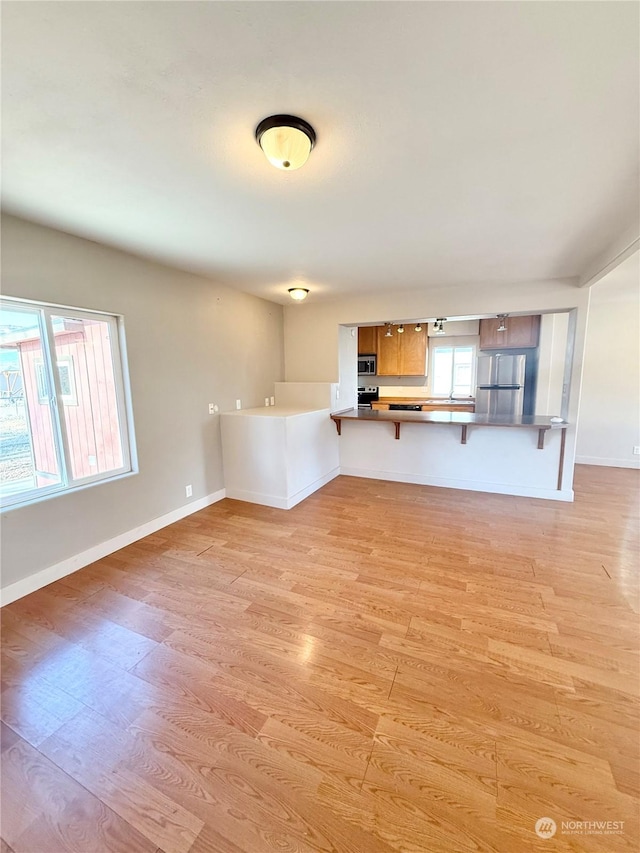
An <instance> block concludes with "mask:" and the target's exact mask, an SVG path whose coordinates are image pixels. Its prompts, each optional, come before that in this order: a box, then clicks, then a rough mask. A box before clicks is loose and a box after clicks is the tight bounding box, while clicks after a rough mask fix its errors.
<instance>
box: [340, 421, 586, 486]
mask: <svg viewBox="0 0 640 853" xmlns="http://www.w3.org/2000/svg"><path fill="white" fill-rule="evenodd" d="M330 417H331V419H332V420H333V421H334V423H335V425H336V429H337V432H338V435H340V436H342V438H341V441H344V440H345V435H344V434H343V429H342V426H343V422H354V421H355V422H356V423H358V424H364V425H365V426H367V427H371V425H373V424H376V425H380V424H383V425H384V424H388V425H389V426H393V428H394V430H393V431H392V432H391V435H394V437H395V438H396V439H400V437H401V427H402V426H403V425H405V424H409V425H413V426H411V427H410V429H409V430H408V431H407V432H406V434H405V433H404V432H402V437H403V439H404V440H405V441H406V442H407V443H408V444H410V445H411V450H409V449H408V448H407V449H406V450H403V451H395V450H392V449H391V447H389V444H387V443H386V442H387V441H388V438H389V437H391V436H390V435H389V433H388V431H387V430H375V431H374V432H375V433H376V434H377V437H374V436H373V435H370V434H368V435H367V436H366V437H365V436H364V434H363V435H361V436H360V444H362V443H363V439H365V441H366V443H367V444H371V445H372V446H373V444H375V446H376V450H375V456H376V457H377V459H378V461H379V460H380V459H382V460H383V462H384V463H385V464H388V463H387V460H386V459H385V455H386V456H387V457H389V454H390V453H391V456H392V457H398V458H400V457H401V458H402V465H403V467H405V468H409V470H411V468H412V467H413V469H414V470H415V469H416V468H418V467H419V466H420V465H422V464H423V463H424V462H425V461H426V459H427V456H428V455H430V454H434V458H437V461H438V466H439V467H440V468H442V469H443V470H446V468H447V462H448V461H449V460H450V461H451V464H452V466H453V469H454V470H455V471H456V473H458V472H459V471H460V470H464V469H465V468H467V467H468V466H471V470H470V471H469V473H470V474H472V475H473V480H475V478H476V471H475V470H474V469H476V468H477V469H480V468H483V469H485V468H487V466H488V464H490V466H491V476H492V477H493V476H495V473H494V472H498V474H499V475H501V473H502V472H504V475H505V476H506V478H507V479H509V478H510V477H514V476H515V477H516V478H517V475H518V473H519V471H520V470H522V471H524V470H525V469H528V471H529V472H530V474H531V480H532V484H533V483H534V482H535V483H536V486H537V488H539V487H538V485H537V483H538V481H539V480H541V478H542V471H543V469H545V480H546V481H547V482H548V481H549V479H550V476H549V475H550V474H551V470H546V469H550V464H549V462H550V460H549V459H544V461H535V460H534V458H533V457H529V450H530V449H531V448H532V449H537V450H539V451H540V450H544V449H545V436H546V435H547V434H550V433H555V434H556V441H557V443H554V449H555V448H557V452H558V456H557V457H556V459H557V462H555V464H554V465H553V470H554V471H555V474H554V479H555V483H554V484H553V485H554V487H555V488H554V490H555V491H556V492H560V491H561V490H562V473H563V467H564V451H565V439H566V430H567V428H568V427H569V424H568V423H567V422H566V421H559V422H553V421H551V419H550V417H548V416H533V415H531V416H527V415H523V416H511V415H486V414H475V413H473V412H464V411H445V412H443V411H440V412H413V411H375V410H368V409H344V410H342V411H337V412H333V413H331V415H330ZM415 426H429V427H430V429H429V430H416V429H415V428H414V427H415ZM451 427H458V428H459V430H460V432H459V433H458V435H459V440H458V442H457V444H458V447H460V445H465V447H464V448H462V449H461V450H460V452H458V451H454V450H453V447H452V445H451V442H450V440H449V438H447V439H446V444H443V443H441V442H440V441H439V440H438V439H439V438H440V437H441V436H442V437H444V435H445V434H447V435H449V434H450V428H451ZM438 428H440V429H438ZM442 428H446V431H445V433H443V432H442ZM432 429H433V430H435V432H434V433H433V434H431V430H432ZM347 432H348V433H353V432H358V433H360V429H357V430H355V431H352V430H347ZM394 433H395V434H394ZM470 433H473V434H474V436H473V441H472V442H471V445H475V446H476V447H477V448H478V451H479V452H480V455H479V456H476V454H475V452H474V453H473V454H472V455H468V456H467V458H466V459H464V457H459V453H467V454H469V452H470V451H469V450H467V447H466V445H467V443H468V441H469V439H470ZM484 433H487V434H488V435H487V437H486V438H484V439H481V435H482V434H484ZM530 433H533V434H534V436H535V435H536V433H537V441H536V439H535V438H534V440H533V442H532V441H531V439H530V438H528V437H527V436H528V435H529V434H530ZM558 433H559V435H557V434H558ZM427 434H429V435H427ZM509 434H511V437H510V436H509ZM520 435H522V436H523V437H522V438H519V437H518V436H520ZM450 437H451V438H452V436H450ZM355 440H356V439H355V437H354V436H353V435H351V436H349V441H350V446H351V441H355ZM404 443H405V442H404V441H403V442H400V444H404ZM391 445H395V442H393V441H392V442H391ZM385 448H388V451H385ZM483 448H484V450H483ZM345 449H346V448H345ZM353 449H354V451H357V452H355V453H354V456H358V457H359V458H362V453H361V451H360V450H359V449H358V448H357V446H356V445H353ZM398 454H400V456H398ZM445 454H448V456H447V455H445ZM524 454H526V459H525V456H524ZM553 455H554V456H555V453H554V454H553ZM536 456H537V454H536ZM546 456H547V454H545V457H546ZM454 457H455V459H454ZM374 458H375V457H374ZM538 459H539V460H542V457H541V456H540V457H538ZM465 462H466V463H467V465H465ZM349 467H351V466H349ZM507 472H508V476H507ZM397 473H401V474H405V475H406V474H407V473H408V472H404V471H398V472H397ZM412 473H413V472H412ZM538 475H539V476H538ZM420 481H424V480H420ZM540 486H541V483H540ZM458 487H460V486H458ZM549 487H550V484H549ZM487 490H488V489H487ZM545 491H546V489H545ZM545 496H546V495H545Z"/></svg>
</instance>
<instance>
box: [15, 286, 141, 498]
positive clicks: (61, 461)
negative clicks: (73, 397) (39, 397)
mask: <svg viewBox="0 0 640 853" xmlns="http://www.w3.org/2000/svg"><path fill="white" fill-rule="evenodd" d="M1 302H2V303H3V304H5V305H6V306H7V307H8V308H15V309H16V310H18V311H19V310H21V309H23V310H29V311H33V310H36V311H37V312H38V314H37V316H38V324H39V330H40V340H41V342H42V352H43V357H44V359H43V366H44V368H45V376H46V379H47V382H48V387H49V389H50V395H49V398H48V403H49V406H50V410H51V424H52V429H53V438H54V446H55V453H56V458H57V462H58V471H59V473H60V482H59V483H55V484H53V485H51V486H43V487H41V488H36V489H28V490H25V491H22V492H18V493H15V494H8V495H2V496H0V498H1V505H2V508H3V510H5V509H6V510H9V509H16V508H18V507H22V506H25V505H28V504H32V503H36V502H38V501H41V500H44V499H46V498H50V497H54V496H57V495H60V494H69V493H70V492H74V491H77V490H79V489H83V488H86V487H87V486H92V485H95V484H97V483H104V482H107V481H110V480H115V479H119V478H121V477H123V476H129V475H131V474H135V473H137V457H136V451H135V438H134V430H133V410H132V406H131V391H130V386H129V375H128V370H127V363H126V344H125V338H124V319H123V317H122V316H121V315H119V314H108V313H107V312H105V311H87V310H84V309H80V308H73V307H71V306H68V305H54V304H51V303H43V302H36V301H32V300H28V299H16V298H14V297H8V296H3V297H2V298H1ZM53 316H57V317H60V316H62V317H65V318H71V319H79V320H90V321H91V320H93V321H95V320H99V321H100V322H106V323H108V325H109V340H110V343H111V357H112V364H113V373H114V385H115V392H116V409H117V414H118V423H119V426H120V443H121V447H122V465H121V466H120V467H119V468H115V469H112V470H110V471H105V472H103V473H98V474H91V475H89V476H87V477H81V478H77V479H74V478H73V476H72V475H71V458H72V457H71V446H70V443H69V437H68V434H67V428H66V422H65V418H64V405H65V402H67V401H68V399H69V395H63V394H62V387H61V383H60V374H59V372H58V371H57V370H53V365H54V364H55V363H56V357H55V338H54V333H53V321H52V317H53ZM68 359H69V357H68V356H61V357H60V359H59V360H60V361H68ZM71 370H73V366H72V367H71ZM73 383H74V386H73V387H75V377H73Z"/></svg>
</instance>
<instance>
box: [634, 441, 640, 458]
mask: <svg viewBox="0 0 640 853" xmlns="http://www.w3.org/2000/svg"><path fill="white" fill-rule="evenodd" d="M633 455H634V456H640V446H639V445H637V444H636V445H635V447H634V448H633Z"/></svg>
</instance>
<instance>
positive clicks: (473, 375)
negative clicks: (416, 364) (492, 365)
mask: <svg viewBox="0 0 640 853" xmlns="http://www.w3.org/2000/svg"><path fill="white" fill-rule="evenodd" d="M443 349H450V350H453V353H452V356H453V357H452V359H451V383H450V385H449V389H448V390H447V392H446V393H447V395H449V394H450V393H451V391H452V388H453V377H454V368H455V359H456V353H455V351H456V350H457V349H470V350H471V381H470V383H469V394H468V396H469V397H472V396H473V391H474V388H475V387H476V367H477V363H478V360H477V358H476V355H477V353H478V348H477V346H476V345H475V344H454V343H452V342H447V343H445V342H444V341H443V342H442V343H439V344H436V345H435V346H433V347H432V348H431V382H432V383H433V381H434V379H435V360H436V353H437V352H438V350H443ZM431 393H432V394H434V395H435V394H436V391H435V390H434V388H433V385H432V387H431ZM454 393H458V394H459V395H460V392H454ZM462 396H467V395H462Z"/></svg>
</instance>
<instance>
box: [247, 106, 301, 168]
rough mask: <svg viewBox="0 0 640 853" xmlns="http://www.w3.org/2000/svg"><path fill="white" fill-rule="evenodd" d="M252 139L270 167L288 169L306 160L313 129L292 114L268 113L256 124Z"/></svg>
mask: <svg viewBox="0 0 640 853" xmlns="http://www.w3.org/2000/svg"><path fill="white" fill-rule="evenodd" d="M256 142H257V143H258V145H259V146H260V148H262V150H263V151H264V154H265V157H266V158H267V160H268V161H269V162H270V163H271V165H272V166H275V167H276V169H283V170H284V171H287V172H292V171H293V170H294V169H299V168H300V166H304V164H305V163H306V162H307V160H308V159H309V154H310V153H311V149H312V148H313V146H314V145H315V144H316V132H315V130H314V129H313V128H312V127H311V125H310V124H308V122H306V121H304V119H301V118H297V117H296V116H285V115H278V116H269V117H268V118H265V119H262V121H261V122H260V124H259V125H258V126H257V127H256Z"/></svg>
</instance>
